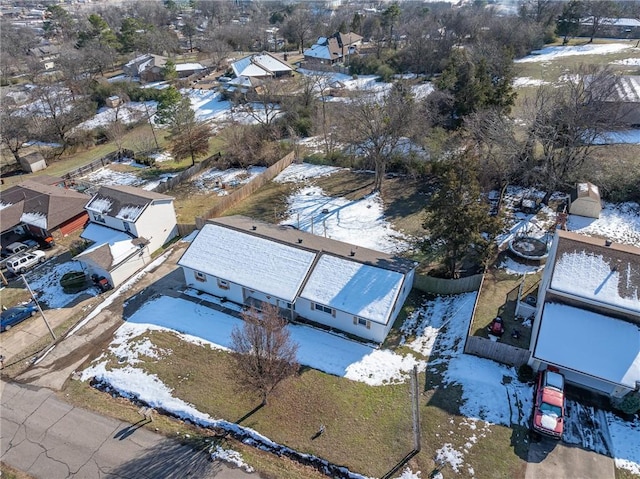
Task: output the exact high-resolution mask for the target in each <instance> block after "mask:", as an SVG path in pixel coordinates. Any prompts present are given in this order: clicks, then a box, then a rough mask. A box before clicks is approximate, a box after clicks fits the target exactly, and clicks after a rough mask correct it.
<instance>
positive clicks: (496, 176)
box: [464, 108, 523, 211]
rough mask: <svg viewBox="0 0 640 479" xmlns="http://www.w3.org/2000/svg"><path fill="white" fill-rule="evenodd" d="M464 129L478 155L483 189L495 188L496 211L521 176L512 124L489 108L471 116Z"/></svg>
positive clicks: (519, 152) (518, 147) (519, 149)
mask: <svg viewBox="0 0 640 479" xmlns="http://www.w3.org/2000/svg"><path fill="white" fill-rule="evenodd" d="M464 128H465V130H466V132H467V134H468V136H469V139H470V140H471V142H472V143H471V144H472V145H474V147H475V149H476V151H477V152H478V153H480V154H479V156H478V161H479V163H480V168H479V179H480V180H481V181H482V180H484V184H485V186H488V187H490V188H498V191H499V192H500V196H499V199H498V211H499V210H500V208H501V205H502V200H503V199H504V195H505V193H506V191H507V187H508V186H509V185H510V184H511V183H513V182H515V181H517V179H518V178H519V177H520V176H519V175H520V173H521V160H522V154H523V145H522V144H521V143H520V142H519V141H518V132H517V131H516V125H515V123H514V121H513V120H512V119H511V118H509V117H507V116H506V115H504V114H503V113H502V112H500V111H499V110H497V109H495V108H492V109H488V110H481V111H479V112H477V113H473V114H471V115H470V116H469V117H468V118H467V119H466V120H465V123H464Z"/></svg>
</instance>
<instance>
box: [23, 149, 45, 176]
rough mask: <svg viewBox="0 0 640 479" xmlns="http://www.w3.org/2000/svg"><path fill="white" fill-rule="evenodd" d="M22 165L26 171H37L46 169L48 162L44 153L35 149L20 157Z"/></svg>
mask: <svg viewBox="0 0 640 479" xmlns="http://www.w3.org/2000/svg"><path fill="white" fill-rule="evenodd" d="M20 166H21V167H22V170H23V171H24V172H26V173H35V172H36V171H40V170H44V169H45V168H46V167H47V162H46V161H45V159H44V156H42V153H39V152H37V151H34V152H33V153H29V154H28V155H25V156H23V157H21V158H20Z"/></svg>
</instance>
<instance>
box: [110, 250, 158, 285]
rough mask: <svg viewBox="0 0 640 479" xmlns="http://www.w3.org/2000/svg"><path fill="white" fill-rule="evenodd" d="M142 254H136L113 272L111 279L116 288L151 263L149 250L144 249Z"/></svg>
mask: <svg viewBox="0 0 640 479" xmlns="http://www.w3.org/2000/svg"><path fill="white" fill-rule="evenodd" d="M141 252H142V254H139V253H137V254H135V255H134V256H132V257H131V258H129V259H128V260H127V261H125V262H124V263H122V264H120V265H118V266H117V267H116V269H114V270H112V271H111V278H112V279H113V286H114V287H116V286H119V285H121V284H122V283H124V282H125V281H126V280H128V279H129V278H130V277H131V276H133V275H134V274H135V273H137V272H138V271H139V270H141V269H142V268H144V267H145V266H146V265H148V264H149V263H150V262H151V256H150V255H149V248H144V249H143V250H142V251H141Z"/></svg>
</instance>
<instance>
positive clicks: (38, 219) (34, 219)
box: [20, 212, 47, 230]
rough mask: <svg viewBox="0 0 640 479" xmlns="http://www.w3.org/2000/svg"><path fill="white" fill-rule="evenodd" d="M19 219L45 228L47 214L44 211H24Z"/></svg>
mask: <svg viewBox="0 0 640 479" xmlns="http://www.w3.org/2000/svg"><path fill="white" fill-rule="evenodd" d="M20 221H22V222H23V223H27V224H29V225H33V226H37V227H38V228H42V229H45V230H46V229H47V215H45V214H44V213H36V212H31V213H28V212H24V213H22V216H20Z"/></svg>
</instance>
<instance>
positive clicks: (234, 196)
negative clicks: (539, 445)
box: [196, 151, 296, 229]
mask: <svg viewBox="0 0 640 479" xmlns="http://www.w3.org/2000/svg"><path fill="white" fill-rule="evenodd" d="M295 158H296V156H295V153H294V152H293V151H292V152H291V153H289V154H288V155H286V156H284V157H283V158H281V159H279V160H278V161H277V162H276V163H274V164H273V165H271V166H270V167H269V168H267V169H266V170H265V171H264V172H263V173H262V174H261V175H258V176H256V177H255V178H253V179H252V180H251V181H249V182H248V183H247V184H245V185H242V186H241V187H240V188H238V189H237V190H235V191H234V192H233V193H231V194H230V195H229V196H224V197H222V198H221V199H220V200H219V201H218V202H217V203H216V205H215V206H214V207H213V208H211V209H210V210H209V211H207V212H206V213H205V214H204V215H203V216H198V217H196V227H197V228H198V229H201V228H202V226H203V225H204V224H205V223H206V221H207V220H208V219H211V218H217V217H218V216H220V215H221V214H222V212H223V211H224V210H226V209H228V208H231V207H232V206H234V205H235V204H237V203H239V202H240V201H242V200H244V199H246V198H248V197H249V196H250V195H251V194H253V193H254V192H255V191H256V190H257V189H258V188H260V187H261V186H263V185H264V184H266V183H268V182H269V181H271V180H272V179H273V178H275V177H276V176H277V175H278V174H279V173H280V172H281V171H282V170H284V169H285V168H286V167H287V166H289V165H290V164H291V163H293V161H294V160H295Z"/></svg>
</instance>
